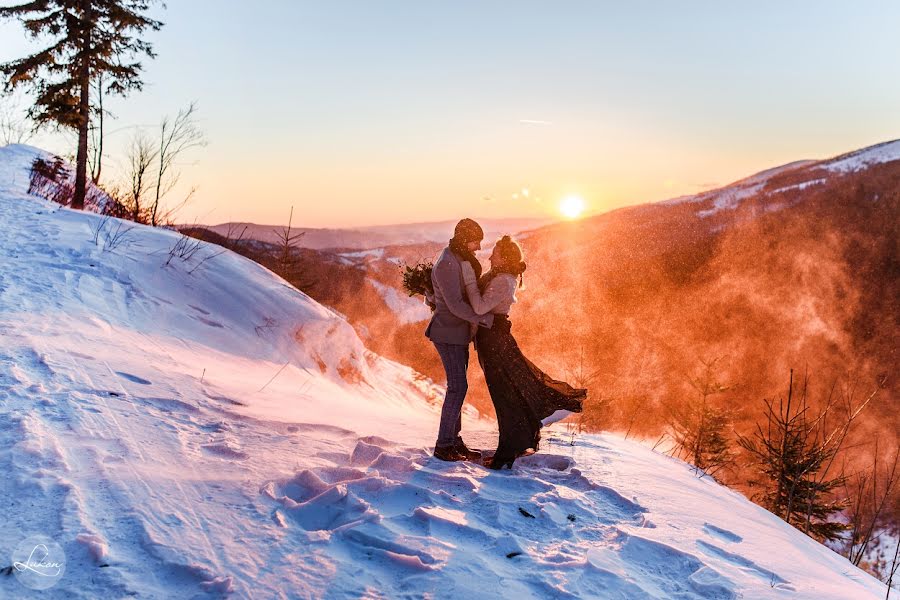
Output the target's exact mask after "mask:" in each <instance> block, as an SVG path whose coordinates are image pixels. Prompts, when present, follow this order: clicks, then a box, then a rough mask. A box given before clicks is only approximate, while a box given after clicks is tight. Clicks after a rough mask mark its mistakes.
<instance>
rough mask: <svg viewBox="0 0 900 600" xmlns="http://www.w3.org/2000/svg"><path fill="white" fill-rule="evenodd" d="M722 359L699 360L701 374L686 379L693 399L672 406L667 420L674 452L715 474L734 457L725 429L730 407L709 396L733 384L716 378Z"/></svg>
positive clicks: (729, 417)
mask: <svg viewBox="0 0 900 600" xmlns="http://www.w3.org/2000/svg"><path fill="white" fill-rule="evenodd" d="M721 359H722V357H719V358H715V359H713V360H711V361H705V360H702V359H701V360H700V362H701V364H703V367H704V371H703V374H702V375H700V376H698V377H692V378H691V379H690V380H689V383H690V385H691V387H692V388H694V390H696V392H697V396H696V399H694V400H688V401H686V402H684V403H683V404H682V405H680V406H676V407H674V408H672V409H671V415H670V423H669V425H670V430H671V436H672V439H673V441H674V443H675V446H674V448H673V450H674V453H675V454H676V455H678V456H680V457H681V458H682V459H684V460H687V461H688V462H690V463H691V464H693V465H694V466H695V467H696V468H697V471H698V472H702V473H705V474H707V475H715V474H716V473H717V472H718V471H719V470H720V469H722V468H723V467H726V466H728V465H729V464H731V462H732V460H733V457H732V453H731V443H730V441H729V439H728V436H727V433H726V429H727V428H728V426H729V425H730V423H731V414H730V411H728V410H727V409H725V408H722V407H719V406H716V405H715V404H714V403H713V402H712V399H711V397H712V396H715V395H718V394H722V393H724V392H726V391H728V390H731V389H733V388H734V387H735V386H730V385H724V384H722V383H719V382H718V381H717V378H716V376H715V371H716V369H717V365H718V363H719V361H720V360H721Z"/></svg>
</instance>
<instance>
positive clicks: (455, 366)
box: [425, 219, 494, 461]
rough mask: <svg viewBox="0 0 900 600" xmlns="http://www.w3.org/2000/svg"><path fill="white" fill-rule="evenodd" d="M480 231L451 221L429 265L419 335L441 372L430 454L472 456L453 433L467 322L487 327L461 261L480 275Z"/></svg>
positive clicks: (458, 423) (488, 319) (461, 397)
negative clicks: (443, 388)
mask: <svg viewBox="0 0 900 600" xmlns="http://www.w3.org/2000/svg"><path fill="white" fill-rule="evenodd" d="M483 239H484V231H483V230H482V229H481V226H480V225H479V224H478V223H476V222H475V221H473V220H472V219H463V220H462V221H460V222H459V223H457V224H456V229H455V231H454V232H453V239H451V240H450V244H449V245H448V246H447V247H446V248H444V250H443V252H441V254H440V256H438V259H437V260H436V261H435V263H434V267H433V268H432V271H431V283H432V285H433V286H434V298H433V300H432V301H433V303H434V315H433V316H432V317H431V322H430V323H428V328H427V329H426V330H425V335H426V336H427V337H428V338H429V339H430V340H431V341H432V343H434V346H435V348H437V351H438V355H440V357H441V362H442V363H443V365H444V372H445V373H446V374H447V394H446V396H444V405H443V408H442V409H441V424H440V427H439V429H438V439H437V443H436V444H435V446H434V455H435V457H437V458H440V459H441V460H448V461H455V460H477V459H478V458H480V456H481V455H480V454H479V453H478V452H475V451H472V450H469V449H468V448H467V447H466V444H465V443H464V442H463V440H462V438H461V437H460V435H459V432H460V429H461V428H462V418H461V416H462V407H463V402H464V401H465V399H466V392H468V390H469V383H468V381H467V379H466V369H467V368H468V366H469V343H470V342H471V341H472V338H473V335H472V331H473V330H474V329H475V328H474V327H471V325H472V324H474V325H476V326H481V327H487V328H490V327H491V325H492V324H493V322H494V315H492V314H487V315H478V314H476V313H475V311H474V310H472V307H471V306H470V305H469V303H468V302H467V301H466V298H465V293H464V290H465V287H464V284H463V279H462V267H461V264H462V263H461V261H463V260H467V261H469V262H470V263H471V264H472V267H473V268H474V269H475V273H476V275H479V276H480V275H481V264H480V263H479V262H478V259H477V258H475V251H476V250H478V249H480V248H481V240H483Z"/></svg>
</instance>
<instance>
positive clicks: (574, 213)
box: [559, 196, 584, 219]
mask: <svg viewBox="0 0 900 600" xmlns="http://www.w3.org/2000/svg"><path fill="white" fill-rule="evenodd" d="M559 212H561V213H562V214H563V216H564V217H566V218H567V219H577V218H578V217H580V216H581V213H583V212H584V200H583V199H582V198H581V197H580V196H569V197H567V198H564V199H563V201H562V202H560V203H559Z"/></svg>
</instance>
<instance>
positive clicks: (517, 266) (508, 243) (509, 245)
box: [496, 235, 527, 287]
mask: <svg viewBox="0 0 900 600" xmlns="http://www.w3.org/2000/svg"><path fill="white" fill-rule="evenodd" d="M496 248H497V251H498V252H499V253H500V258H502V259H503V262H504V266H505V268H504V269H503V270H504V271H506V272H507V273H510V274H512V275H515V276H516V277H518V278H519V287H522V273H524V272H525V269H526V267H527V265H526V264H525V254H524V253H523V252H522V246H520V245H519V243H518V242H517V241H515V240H514V239H512V238H511V237H509V236H508V235H504V236H503V237H502V238H500V239H499V240H497V244H496Z"/></svg>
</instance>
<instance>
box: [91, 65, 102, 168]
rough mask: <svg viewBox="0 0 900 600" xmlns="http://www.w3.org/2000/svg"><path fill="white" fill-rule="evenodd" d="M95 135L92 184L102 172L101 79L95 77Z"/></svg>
mask: <svg viewBox="0 0 900 600" xmlns="http://www.w3.org/2000/svg"><path fill="white" fill-rule="evenodd" d="M97 106H98V110H97V129H96V132H97V135H96V138H95V139H94V159H93V161H92V162H93V164H92V165H91V180H92V181H93V182H94V184H97V183H99V182H100V173H101V171H102V170H103V78H102V77H97Z"/></svg>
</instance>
